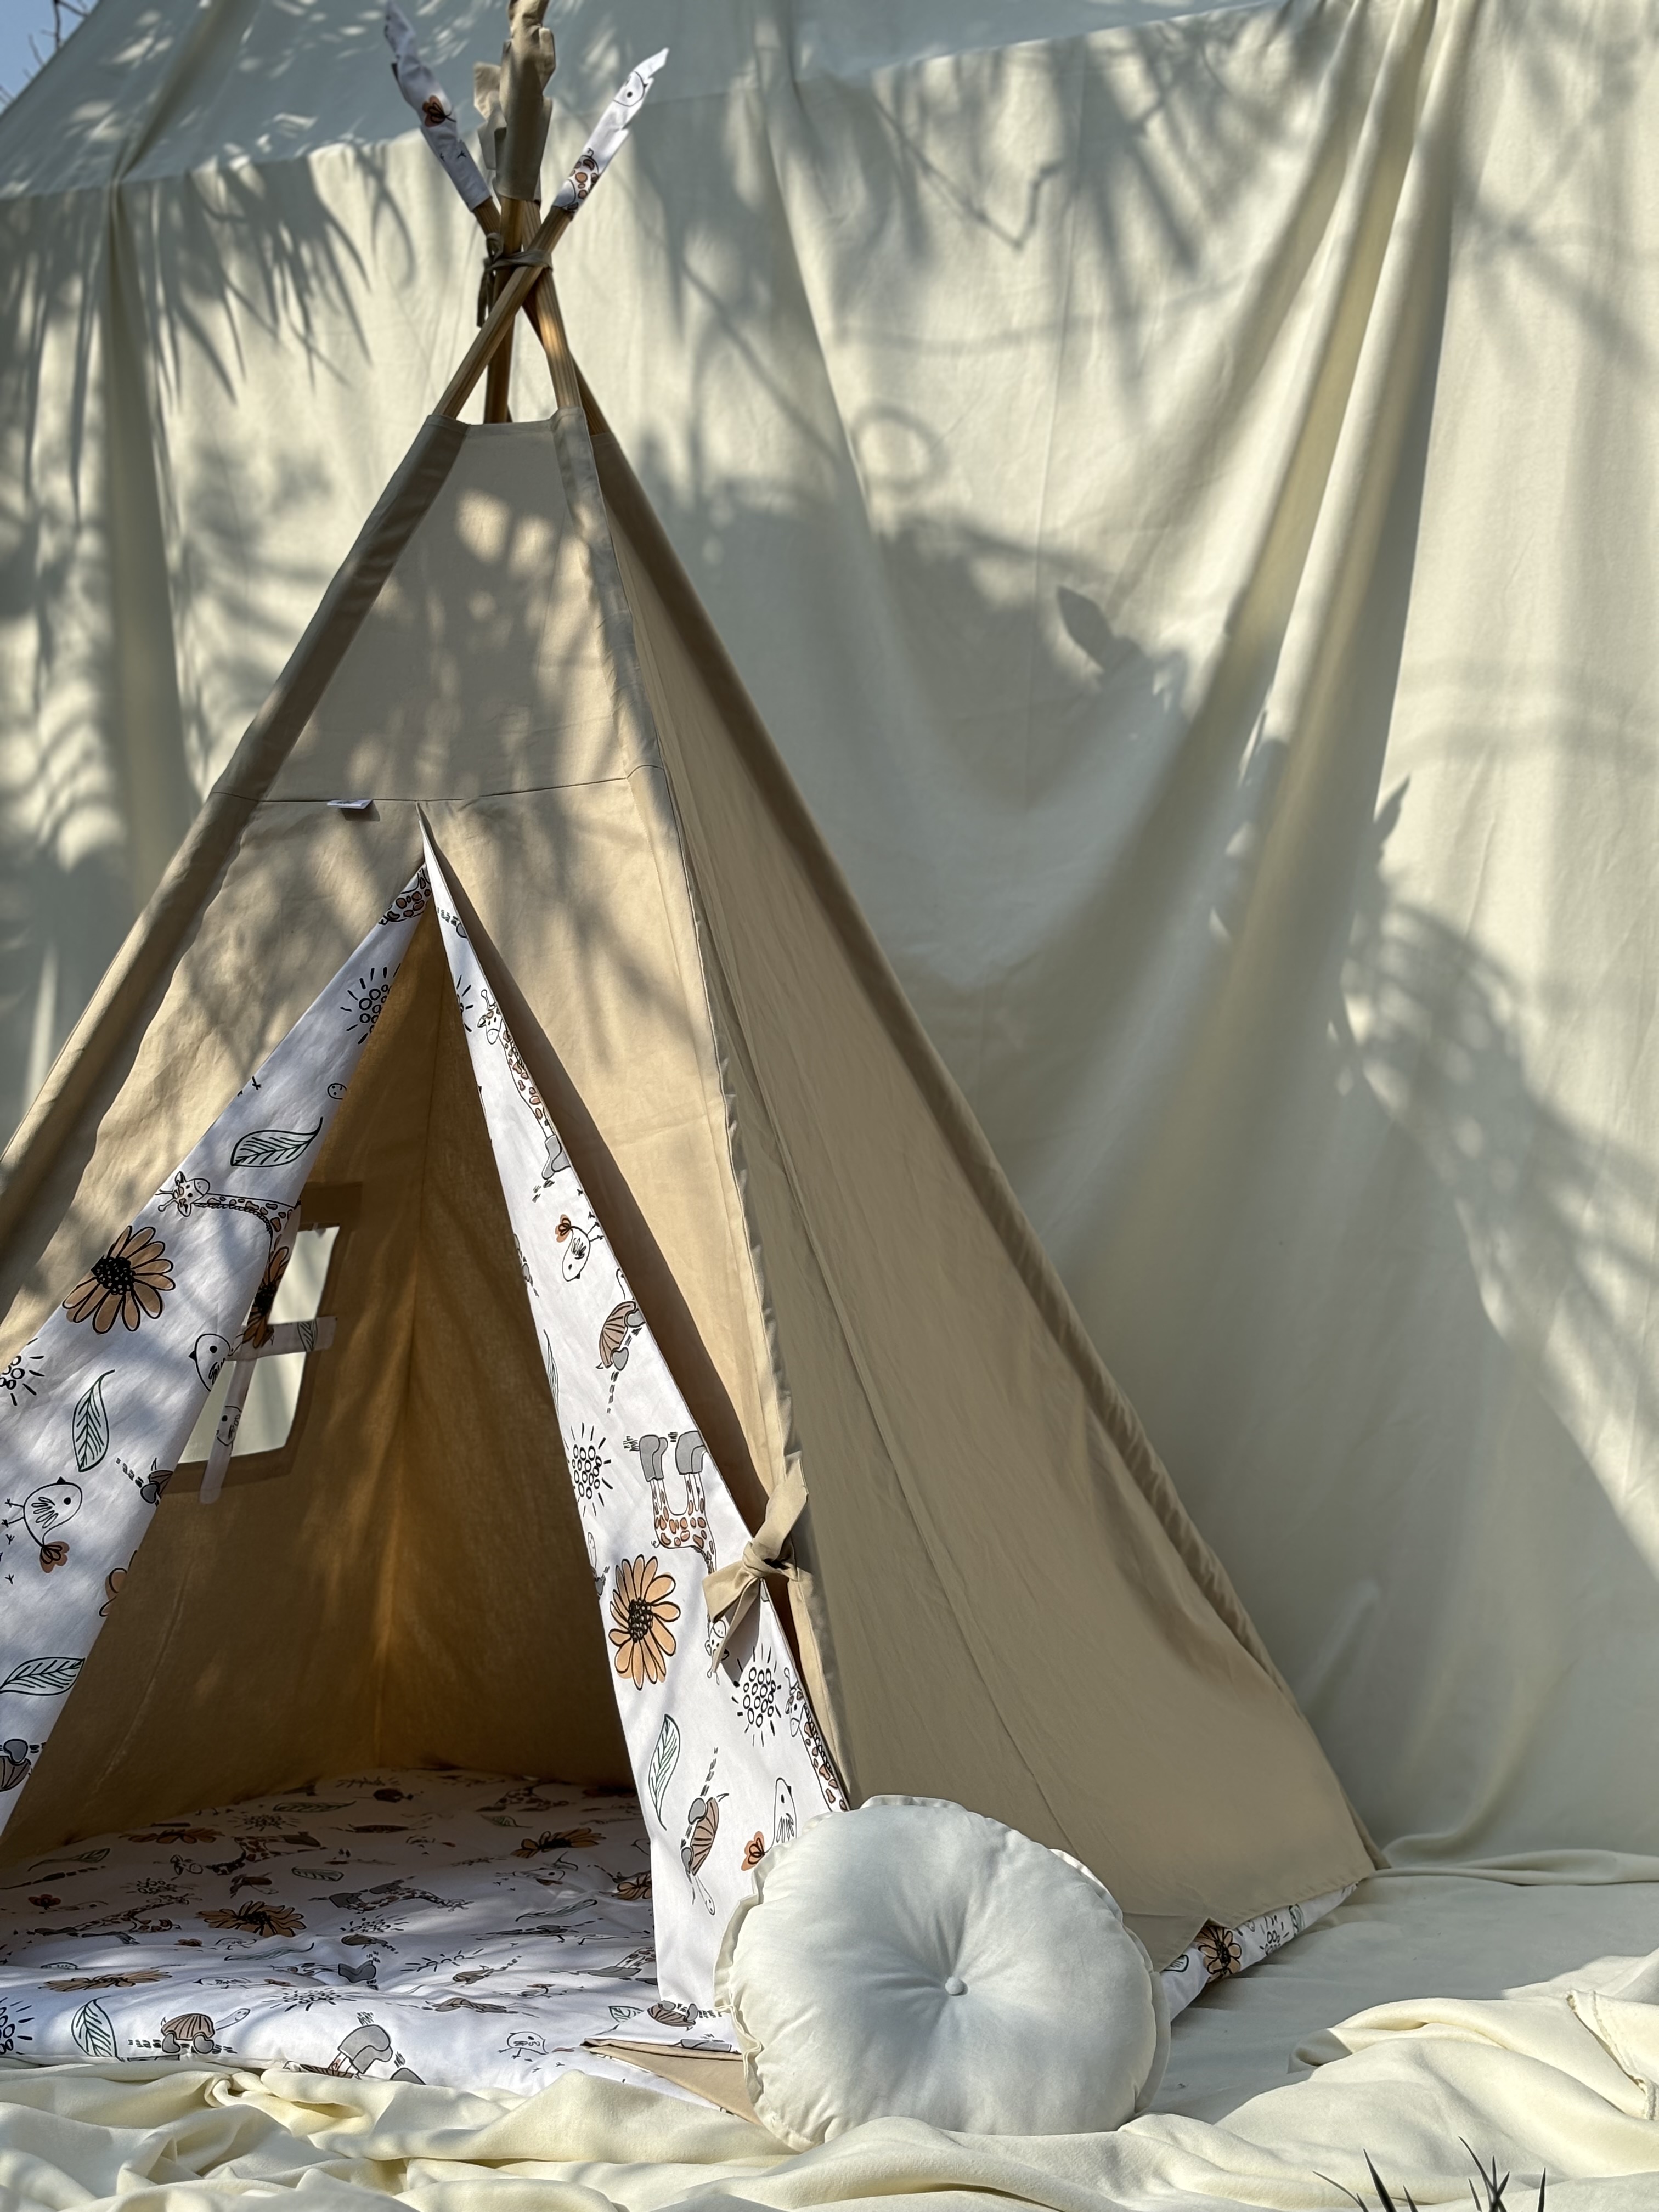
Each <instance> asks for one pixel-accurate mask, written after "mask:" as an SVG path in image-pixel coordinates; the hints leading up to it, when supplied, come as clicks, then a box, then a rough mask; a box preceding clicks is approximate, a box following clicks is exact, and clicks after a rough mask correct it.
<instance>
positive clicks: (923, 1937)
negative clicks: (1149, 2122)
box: [714, 1797, 1170, 2150]
mask: <svg viewBox="0 0 1659 2212" xmlns="http://www.w3.org/2000/svg"><path fill="white" fill-rule="evenodd" d="M714 2001H715V2002H716V2003H717V2004H718V2005H719V2006H720V2009H721V2010H722V2011H723V2012H726V2013H729V2014H730V2015H731V2019H732V2028H733V2031H734V2033H735V2034H736V2038H737V2042H738V2048H739V2049H740V2050H741V2051H742V2053H743V2057H744V2075H745V2076H746V2078H747V2081H748V2087H749V2094H750V2099H751V2100H752V2101H753V2104H754V2107H755V2111H756V2112H757V2115H758V2117H759V2118H760V2119H761V2121H762V2122H763V2124H764V2125H765V2126H767V2127H768V2128H769V2129H770V2130H772V2132H773V2134H774V2135H775V2136H780V2137H781V2139H782V2140H783V2141H784V2142H787V2143H788V2144H789V2145H790V2146H791V2148H793V2149H796V2150H804V2149H805V2148H807V2147H808V2146H809V2145H810V2144H812V2143H817V2142H825V2141H827V2140H828V2139H829V2137H830V2136H837V2135H841V2134H842V2133H844V2132H845V2130H847V2129H848V2128H854V2127H857V2126H858V2125H859V2124H860V2123H861V2122H863V2121H865V2120H874V2119H883V2118H904V2119H915V2120H926V2121H927V2122H929V2123H930V2124H932V2125H933V2126H934V2127H939V2128H952V2129H956V2130H961V2131H962V2132H964V2133H967V2134H971V2135H1074V2134H1081V2133H1094V2132H1097V2131H1098V2130H1102V2129H1106V2128H1115V2127H1117V2126H1119V2125H1120V2124H1121V2123H1122V2122H1123V2121H1124V2120H1127V2119H1128V2118H1130V2117H1131V2116H1132V2115H1133V2113H1134V2112H1136V2111H1138V2110H1139V2109H1141V2108H1142V2107H1143V2106H1145V2104H1146V2101H1147V2100H1149V2099H1150V2098H1151V2096H1152V2093H1153V2092H1154V2090H1155V2089H1156V2088H1157V2087H1158V2081H1159V2080H1160V2078H1161V2076H1162V2075H1163V2072H1164V2060H1165V2058H1166V2057H1167V2056H1168V2053H1169V2042H1170V2023H1169V2012H1168V2008H1167V2006H1166V2004H1165V2002H1164V1984H1163V1982H1162V1980H1161V1979H1160V1978H1159V1977H1158V1974H1156V1973H1155V1972H1153V1970H1152V1960H1150V1959H1149V1958H1148V1957H1147V1955H1146V1950H1145V1948H1144V1947H1143V1946H1142V1944H1141V1942H1140V1941H1139V1937H1138V1936H1134V1935H1133V1934H1132V1933H1131V1932H1130V1930H1129V1929H1127V1928H1126V1927H1125V1926H1124V1924H1123V1916H1122V1914H1121V1912H1120V1911H1119V1910H1118V1907H1117V1905H1116V1903H1115V1900H1114V1899H1113V1897H1112V1895H1111V1893H1110V1892H1109V1890H1108V1889H1106V1888H1105V1887H1104V1886H1103V1884H1102V1883H1100V1882H1099V1881H1097V1880H1096V1879H1095V1877H1094V1875H1091V1873H1090V1872H1089V1870H1088V1869H1087V1868H1086V1867H1084V1866H1080V1865H1079V1863H1078V1862H1077V1861H1076V1860H1075V1859H1071V1858H1067V1857H1066V1856H1065V1855H1064V1854H1063V1853H1062V1852H1059V1851H1053V1850H1048V1849H1047V1848H1046V1847H1045V1846H1044V1845H1042V1844H1036V1843H1033V1842H1032V1841H1031V1839H1030V1837H1029V1836H1022V1835H1020V1834H1019V1833H1018V1832H1017V1831H1016V1830H1015V1829H1012V1828H1005V1827H1004V1826H1002V1825H1001V1823H1000V1821H997V1820H987V1819H986V1818H985V1817H984V1815H983V1814H979V1813H969V1812H968V1811H967V1810H965V1808H963V1807H962V1806H960V1805H951V1804H947V1803H945V1802H943V1801H941V1800H940V1799H939V1798H934V1797H872V1798H871V1799H870V1800H869V1801H868V1802H866V1804H865V1805H863V1806H861V1807H860V1809H859V1810H858V1811H857V1812H856V1813H849V1814H839V1815H836V1816H834V1817H831V1818H828V1819H824V1820H818V1821H816V1822H815V1823H814V1824H813V1825H812V1826H811V1827H810V1828H807V1829H805V1830H804V1831H803V1832H801V1834H799V1836H797V1837H796V1838H794V1840H793V1842H791V1843H787V1844H781V1845H780V1846H779V1847H778V1848H777V1849H775V1850H770V1851H769V1852H768V1853H767V1855H766V1857H764V1858H763V1860H762V1861H761V1862H760V1864H759V1866H758V1867H757V1869H756V1870H755V1874H754V1876H753V1879H752V1886H751V1892H750V1895H749V1896H748V1897H747V1898H745V1899H744V1901H743V1903H742V1904H741V1905H738V1909H737V1911H736V1912H734V1913H733V1915H732V1920H731V1923H730V1925H729V1926H728V1927H727V1929H726V1936H725V1940H724V1942H722V1944H721V1946H720V1961H719V1964H718V1966H717V1967H716V1969H715V1976H714Z"/></svg>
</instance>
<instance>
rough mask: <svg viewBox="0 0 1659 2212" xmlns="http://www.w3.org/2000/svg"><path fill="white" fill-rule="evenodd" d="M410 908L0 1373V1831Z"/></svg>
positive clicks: (281, 1247)
mask: <svg viewBox="0 0 1659 2212" xmlns="http://www.w3.org/2000/svg"><path fill="white" fill-rule="evenodd" d="M427 902H428V892H427V889H426V885H425V884H424V882H423V880H422V878H418V877H417V878H416V879H415V881H414V882H412V883H411V884H410V885H409V887H408V888H407V890H404V892H403V893H401V894H400V895H399V897H398V900H397V901H395V902H394V903H393V905H392V908H391V909H390V910H389V911H388V912H387V913H386V915H383V916H382V918H381V919H380V921H379V922H378V923H376V925H375V926H374V928H373V929H371V930H370V931H369V933H368V936H367V937H365V938H364V939H363V941H362V944H361V945H359V946H358V947H357V949H356V951H355V952H354V953H353V954H352V956H351V958H350V959H349V961H348V962H347V963H346V964H345V966H344V967H343V969H341V970H340V972H339V973H338V975H336V976H335V977H334V979H333V980H332V981H331V982H330V983H329V984H328V985H327V986H326V987H325V988H324V990H323V991H322V992H321V994H319V996H318V998H317V999H316V1000H313V1003H312V1005H311V1006H310V1007H309V1008H308V1009H307V1012H305V1013H304V1014H302V1015H301V1018H300V1019H299V1021H298V1022H297V1023H296V1024H295V1026H294V1028H293V1029H292V1030H289V1034H288V1035H287V1036H285V1037H284V1038H283V1041H282V1042H281V1043H280V1044H279V1045H278V1046H277V1047H276V1049H275V1051H274V1052H272V1053H271V1054H270V1057H269V1058H268V1059H267V1060H265V1062H264V1066H261V1067H260V1068H259V1069H258V1071H257V1073H255V1074H253V1075H252V1077H250V1079H249V1080H248V1081H247V1082H246V1084H245V1085H243V1087H242V1089H241V1090H240V1091H238V1092H237V1094H236V1096H235V1097H234V1099H232V1101H231V1102H230V1103H229V1105H228V1106H227V1107H226V1109H225V1110H224V1112H223V1113H222V1114H221V1115H220V1116H219V1118H218V1120H217V1121H216V1122H215V1123H214V1124H213V1127H211V1128H210V1130H209V1131H208V1133H207V1134H206V1135H205V1136H204V1138H203V1139H202V1140H201V1142H200V1143H199V1144H198V1145H197V1146H196V1148H195V1150H194V1151H193V1152H191V1155H190V1157H189V1158H188V1159H186V1160H185V1161H184V1162H183V1163H182V1164H180V1166H179V1169H178V1170H177V1171H176V1172H175V1173H174V1174H173V1175H172V1176H169V1177H168V1178H167V1182H164V1183H163V1185H162V1187H161V1189H160V1190H159V1191H157V1193H156V1194H155V1197H154V1198H153V1199H152V1200H150V1201H149V1205H148V1206H144V1207H143V1208H142V1209H141V1210H140V1211H139V1212H138V1215H137V1218H136V1219H135V1220H132V1221H130V1222H127V1223H126V1224H125V1225H121V1224H111V1225H109V1227H107V1228H106V1230H105V1232H104V1239H103V1240H100V1243H99V1244H98V1245H96V1246H95V1247H94V1251H93V1253H92V1255H90V1256H89V1257H88V1261H87V1262H86V1265H85V1267H84V1269H83V1271H82V1273H81V1275H80V1277H79V1278H78V1279H77V1280H76V1282H75V1283H74V1285H72V1286H71V1287H70V1290H69V1291H67V1292H66V1294H65V1295H64V1298H63V1300H62V1303H61V1304H59V1305H58V1307H57V1309H56V1310H55V1311H53V1312H52V1314H51V1315H50V1316H49V1317H48V1318H47V1320H46V1322H45V1324H44V1325H43V1326H42V1328H40V1331H39V1333H38V1334H36V1335H35V1336H34V1337H33V1339H32V1340H30V1342H29V1343H27V1345H24V1346H21V1347H20V1348H19V1349H18V1350H17V1351H16V1352H14V1353H13V1354H12V1356H11V1357H10V1358H9V1360H8V1361H7V1362H6V1364H5V1365H4V1366H3V1369H0V1466H3V1468H4V1471H5V1483H4V1498H3V1504H0V1826H3V1825H4V1823H5V1821H6V1820H7V1819H9V1816H10V1814H11V1811H12V1808H14V1806H15V1804H16V1802H17V1793H18V1790H20V1788H21V1785H22V1784H24V1783H25V1782H26V1781H27V1778H28V1776H29V1775H30V1774H31V1773H32V1772H33V1768H34V1764H35V1761H36V1759H38V1758H39V1756H40V1747H41V1746H42V1744H44V1743H45V1741H46V1738H47V1736H48V1735H50V1734H51V1732H52V1723H54V1721H55V1720H56V1719H57V1717H58V1712H59V1711H61V1710H62V1706H63V1701H64V1697H65V1695H66V1694H67V1693H68V1692H69V1691H70V1688H71V1687H72V1686H73V1685H74V1682H75V1679H76V1675H77V1674H79V1673H80V1670H81V1667H82V1662H83V1661H84V1660H85V1658H86V1655H87V1653H88V1651H89V1650H91V1648H92V1643H93V1639H94V1637H95V1636H96V1635H97V1633H98V1631H99V1629H100V1626H102V1623H103V1621H104V1620H105V1618H106V1615H107V1613H108V1611H109V1608H110V1606H111V1605H112V1603H113V1602H114V1601H115V1599H116V1596H117V1594H118V1591H119V1589H120V1587H121V1584H122V1583H123V1581H124V1580H125V1575H126V1570H127V1566H128V1564H129V1562H130V1561H131V1558H132V1555H133V1553H134V1552H135V1551H136V1550H137V1547H138V1545H139V1543H140V1541H142V1539H143V1534H144V1532H145V1530H146V1528H148V1527H149V1520H150V1516H151V1515H152V1514H153V1513H154V1512H155V1508H156V1506H157V1505H158V1504H159V1503H160V1501H161V1497H162V1495H163V1493H164V1492H165V1491H166V1488H167V1482H168V1480H169V1478H170V1476H171V1474H172V1472H173V1468H175V1467H176V1466H177V1464H178V1460H179V1453H180V1452H181V1451H182V1450H183V1449H184V1447H185V1443H186V1442H187V1440H188V1438H189V1436H190V1432H191V1430H192V1429H193V1428H194V1427H195V1425H196V1419H197V1414H198V1413H200V1412H201V1410H202V1405H203V1401H204V1398H205V1396H206V1395H207V1392H208V1391H209V1389H210V1388H211V1387H212V1383H213V1381H214V1378H215V1376H216V1375H217V1374H218V1372H219V1370H220V1367H221V1366H222V1364H223V1361H224V1359H225V1358H227V1357H228V1355H229V1353H230V1352H232V1351H233V1350H234V1347H235V1345H236V1342H237V1340H238V1339H239V1338H240V1336H241V1335H242V1334H244V1332H245V1331H246V1333H247V1334H249V1336H250V1337H251V1338H252V1340H254V1341H256V1342H258V1341H259V1340H261V1337H262V1333H264V1334H268V1331H269V1322H270V1307H271V1304H272V1302H273V1301H274V1299H275V1297H276V1286H277V1284H278V1283H279V1282H280V1280H281V1277H282V1271H283V1268H284V1267H286V1266H287V1264H288V1255H289V1249H290V1248H291V1245H292V1241H293V1239H292V1234H291V1228H290V1225H291V1223H292V1221H293V1218H294V1216H295V1211H296V1209H297V1207H298V1205H299V1199H300V1191H301V1186H302V1185H303V1184H304V1182H305V1180H306V1177H307V1175H308V1174H309V1172H310V1170H311V1164H312V1162H313V1159H314V1158H315V1157H316V1153H317V1149H318V1147H319V1145H320V1143H321V1141H322V1139H323V1138H324V1136H325V1133H327V1130H328V1128H329V1126H330V1124H331V1121H332V1120H333V1118H334V1113H335V1109H336V1108H337V1105H338V1103H339V1101H340V1099H341V1098H342V1097H343V1096H344V1095H345V1090H346V1086H347V1085H348V1083H349V1081H350V1079H351V1073H352V1070H353V1068H354V1067H355V1066H356V1062H357V1058H358V1055H359V1054H360V1053H361V1052H362V1046H363V1041H364V1039H365V1038H366V1037H367V1036H368V1035H369V1033H370V1031H371V1030H372V1029H373V1027H374V1019H375V1018H376V1016H377V1015H378V1013H379V1011H380V1005H381V1004H382V1003H383V1001H384V998H385V994H386V990H387V989H388V988H389V987H390V986H391V982H392V979H393V978H394V977H395V975H397V972H398V967H399V965H400V963H401V962H402V960H403V957H404V951H405V950H406V948H407V946H408V944H409V940H410V937H411V935H412V934H413V933H414V930H415V927H416V922H417V921H418V920H419V918H420V915H421V914H422V911H423V910H424V908H425V907H426V905H427ZM110 1229H114V1230H116V1231H117V1233H116V1234H115V1235H114V1236H112V1237H111V1236H110V1233H109V1232H110ZM105 1240H107V1241H105Z"/></svg>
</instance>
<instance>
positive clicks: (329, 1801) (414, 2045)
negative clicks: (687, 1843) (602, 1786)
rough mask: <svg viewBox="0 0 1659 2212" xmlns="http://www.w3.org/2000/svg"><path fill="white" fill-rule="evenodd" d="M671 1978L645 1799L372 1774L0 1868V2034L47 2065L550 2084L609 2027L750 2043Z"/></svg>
mask: <svg viewBox="0 0 1659 2212" xmlns="http://www.w3.org/2000/svg"><path fill="white" fill-rule="evenodd" d="M655 1972H656V1968H655V1955H654V1950H653V1935H652V1917H651V1876H650V1857H649V1849H648V1845H647V1839H646V1834H645V1830H644V1827H643V1826H642V1824H641V1820H640V1815H639V1806H638V1802H637V1801H636V1799H635V1796H634V1795H633V1793H632V1792H631V1791H623V1792H617V1791H611V1790H592V1789H586V1790H584V1789H583V1788H581V1787H580V1786H576V1785H572V1784H563V1783H531V1782H523V1781H514V1780H513V1779H511V1778H507V1779H503V1778H502V1777H501V1776H500V1775H478V1774H467V1773H459V1772H453V1771H449V1772H435V1773H419V1774H407V1773H404V1774H392V1773H386V1774H362V1775H354V1776H351V1777H349V1778H346V1779H344V1780H341V1781H337V1782H326V1783H319V1784H314V1785H313V1786H311V1787H308V1788H306V1789H301V1790H290V1791H288V1792H285V1793H284V1794H283V1795H281V1796H275V1797H268V1798H262V1799H258V1800H255V1801H252V1802H247V1803H244V1804H240V1805H234V1806H230V1807H227V1808H222V1809H218V1810H212V1811H208V1812H204V1813H201V1814H192V1815H191V1816H190V1817H189V1818H187V1819H183V1820H168V1821H163V1822H159V1823H157V1824H155V1825H154V1826H150V1827H148V1828H143V1829H136V1830H133V1831H132V1832H130V1833H128V1834H126V1835H123V1836H109V1837H103V1838H97V1839H95V1840H93V1841H88V1842H81V1843H76V1844H70V1845H69V1846H68V1847H67V1848H66V1849H65V1850H63V1851H61V1852H58V1853H54V1854H52V1855H51V1856H50V1857H46V1858H41V1859H37V1860H35V1861H34V1862H33V1863H31V1864H30V1865H28V1866H27V1867H18V1868H15V1869H10V1870H9V1871H8V1872H7V1873H6V1874H5V1875H3V1876H0V2045H3V2048H4V2050H5V2051H7V2052H8V2053H11V2054H15V2055H16V2056H19V2057H28V2058H33V2059H37V2060H38V2059H42V2058H46V2059H76V2058H92V2059H112V2058H118V2059H133V2058H138V2059H143V2058H151V2057H155V2058H167V2059H176V2058H179V2057H198V2058H234V2059H239V2060H245V2061H250V2062H254V2063H259V2062H265V2061H273V2060H287V2061H289V2062H291V2063H295V2064H297V2065H302V2066H308V2067H315V2068H319V2069H323V2070H325V2071H326V2072H329V2073H331V2074H334V2075H358V2076H368V2077H372V2078H376V2079H382V2080H384V2079H388V2078H390V2079H393V2080H398V2081H442V2082H445V2083H447V2084H449V2085H451V2086H453V2087H466V2088H483V2087H502V2088H513V2089H518V2090H532V2089H538V2088H540V2087H544V2085H545V2084H546V2083H548V2082H549V2081H552V2080H553V2079H554V2078H555V2077H556V2075H558V2074H560V2073H561V2072H562V2071H563V2070H564V2069H565V2068H567V2067H568V2065H570V2064H571V2063H572V2062H573V2058H574V2054H576V2053H578V2052H580V2051H581V2050H582V2046H583V2044H584V2042H585V2040H586V2039H587V2038H589V2037H591V2036H592V2037H599V2036H626V2037H628V2038H629V2039H641V2038H643V2039H648V2040H653V2041H657V2040H661V2041H665V2042H670V2043H678V2042H680V2041H685V2042H688V2043H690V2044H692V2045H698V2044H699V2043H705V2044H706V2042H707V2041H708V2039H709V2038H710V2035H711V2032H712V2033H714V2039H715V2040H716V2041H718V2043H719V2044H720V2047H722V2048H729V2045H727V2044H726V2041H725V2039H724V2037H723V2036H720V2035H719V2033H718V2031H719V2029H720V2022H719V2021H717V2020H715V2019H714V2018H713V2016H711V2015H699V2014H697V2013H696V2010H695V2008H690V2007H688V2006H684V2005H670V2004H665V2003H663V2002H661V2001H660V2000H659V1996H658V1991H657V1988H656V1982H655ZM581 2063H583V2065H584V2066H586V2067H587V2068H588V2069H591V2070H593V2071H596V2072H598V2073H599V2074H602V2075H611V2076H612V2077H614V2078H617V2079H620V2080H624V2081H629V2080H631V2081H648V2080H650V2079H651V2078H652V2077H651V2076H649V2075H645V2074H641V2073H638V2072H636V2071H635V2069H633V2068H631V2067H630V2066H629V2065H627V2064H626V2063H619V2062H617V2061H616V2060H614V2059H611V2058H607V2057H599V2056H598V2055H596V2054H594V2053H592V2052H588V2053H586V2055H585V2056H584V2057H583V2058H582V2060H581Z"/></svg>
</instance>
